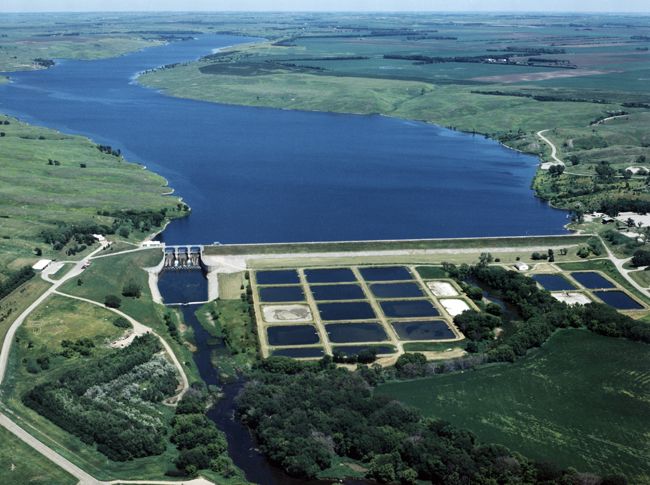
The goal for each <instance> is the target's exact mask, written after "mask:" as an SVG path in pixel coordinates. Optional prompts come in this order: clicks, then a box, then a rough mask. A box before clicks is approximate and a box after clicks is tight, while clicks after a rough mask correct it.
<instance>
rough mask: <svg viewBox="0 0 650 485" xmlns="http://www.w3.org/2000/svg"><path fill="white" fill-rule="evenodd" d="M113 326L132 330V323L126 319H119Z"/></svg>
mask: <svg viewBox="0 0 650 485" xmlns="http://www.w3.org/2000/svg"><path fill="white" fill-rule="evenodd" d="M113 325H115V326H116V327H119V328H131V322H129V321H128V320H127V319H126V318H124V317H117V318H116V319H115V320H113Z"/></svg>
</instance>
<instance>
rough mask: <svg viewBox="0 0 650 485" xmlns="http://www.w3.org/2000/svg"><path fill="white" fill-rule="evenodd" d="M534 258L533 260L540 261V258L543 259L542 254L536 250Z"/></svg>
mask: <svg viewBox="0 0 650 485" xmlns="http://www.w3.org/2000/svg"><path fill="white" fill-rule="evenodd" d="M532 259H533V261H538V260H540V259H542V256H541V254H539V253H538V252H534V253H533V256H532Z"/></svg>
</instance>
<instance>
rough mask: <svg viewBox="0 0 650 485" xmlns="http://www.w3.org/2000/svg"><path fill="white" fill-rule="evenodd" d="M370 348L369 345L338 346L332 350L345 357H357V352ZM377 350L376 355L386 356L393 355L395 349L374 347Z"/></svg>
mask: <svg viewBox="0 0 650 485" xmlns="http://www.w3.org/2000/svg"><path fill="white" fill-rule="evenodd" d="M370 347H371V346H370V345H346V346H340V347H333V348H332V350H340V351H341V352H343V353H344V354H345V355H358V354H359V352H361V351H362V350H366V349H369V348H370ZM375 349H377V353H378V354H380V355H386V354H394V353H395V347H379V346H377V347H375Z"/></svg>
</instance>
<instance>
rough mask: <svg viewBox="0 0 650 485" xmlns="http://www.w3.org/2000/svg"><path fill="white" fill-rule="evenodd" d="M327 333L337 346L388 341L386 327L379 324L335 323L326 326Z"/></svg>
mask: <svg viewBox="0 0 650 485" xmlns="http://www.w3.org/2000/svg"><path fill="white" fill-rule="evenodd" d="M325 331H326V332H327V338H329V341H330V342H333V343H337V344H348V343H354V342H383V341H384V340H388V336H387V335H386V331H385V330H384V327H383V326H382V325H381V324H379V323H335V324H330V325H325Z"/></svg>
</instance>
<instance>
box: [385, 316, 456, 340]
mask: <svg viewBox="0 0 650 485" xmlns="http://www.w3.org/2000/svg"><path fill="white" fill-rule="evenodd" d="M391 325H392V326H393V328H394V329H395V332H397V336H398V337H399V338H401V339H403V340H449V339H453V338H454V337H455V336H456V335H455V334H454V332H453V331H452V330H451V328H449V325H447V322H445V321H443V320H422V321H406V322H391Z"/></svg>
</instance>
